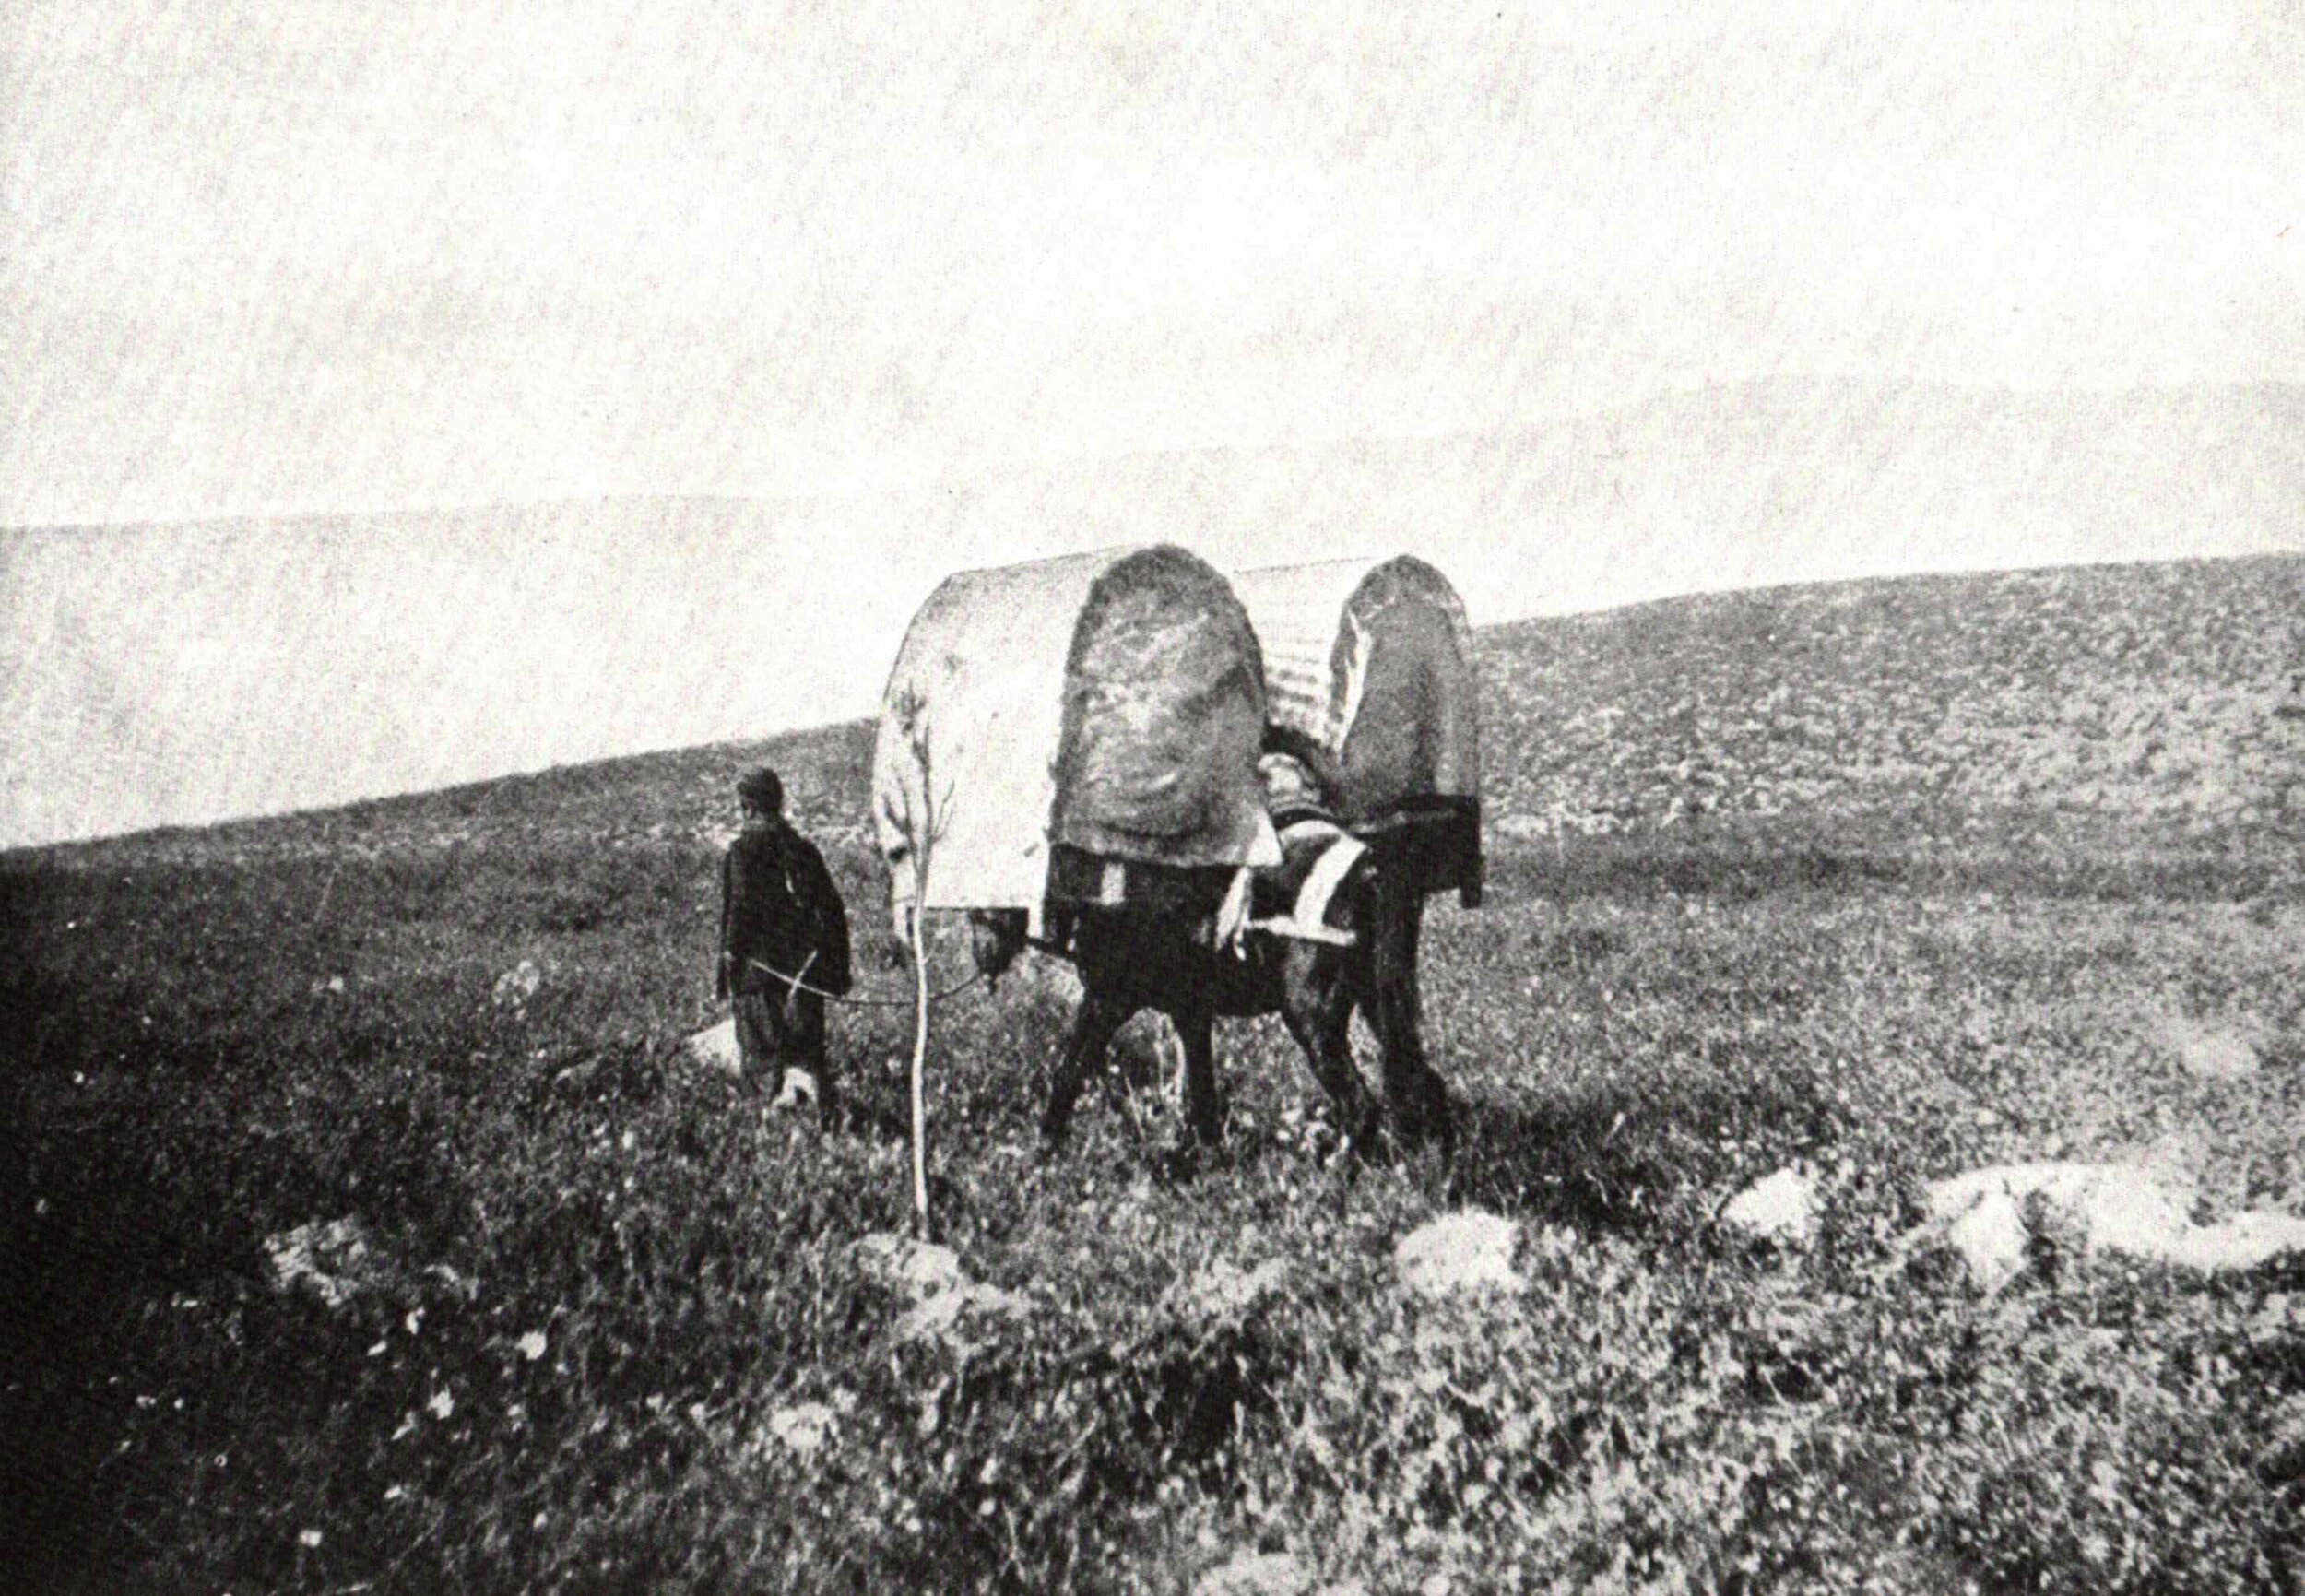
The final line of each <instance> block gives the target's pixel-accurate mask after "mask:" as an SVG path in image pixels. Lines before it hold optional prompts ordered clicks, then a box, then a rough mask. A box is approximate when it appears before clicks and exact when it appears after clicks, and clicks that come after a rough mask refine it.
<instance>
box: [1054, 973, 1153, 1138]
mask: <svg viewBox="0 0 2305 1596" xmlns="http://www.w3.org/2000/svg"><path fill="white" fill-rule="evenodd" d="M1134 1012H1135V1010H1133V1009H1129V1008H1127V1007H1124V1006H1123V1005H1122V1004H1120V1003H1119V1002H1117V1001H1116V1000H1115V999H1111V998H1109V997H1105V996H1104V995H1103V994H1101V993H1098V992H1095V991H1093V990H1092V991H1090V992H1088V993H1086V994H1085V995H1083V996H1082V999H1081V1011H1080V1013H1079V1014H1077V1015H1075V1016H1074V1017H1073V1022H1072V1034H1071V1035H1070V1036H1068V1037H1067V1038H1066V1039H1065V1050H1064V1052H1063V1053H1062V1054H1061V1055H1059V1056H1058V1059H1057V1068H1056V1072H1055V1073H1054V1074H1053V1075H1051V1076H1050V1078H1049V1082H1048V1107H1047V1109H1046V1112H1045V1113H1044V1114H1043V1115H1042V1116H1041V1122H1040V1134H1041V1141H1043V1142H1045V1143H1046V1144H1047V1145H1048V1146H1049V1147H1051V1148H1055V1147H1059V1146H1061V1145H1063V1143H1064V1139H1065V1133H1066V1132H1067V1131H1068V1130H1070V1129H1072V1109H1073V1105H1075V1104H1077V1103H1078V1102H1080V1100H1081V1085H1082V1082H1084V1081H1085V1080H1086V1079H1087V1078H1088V1070H1089V1067H1090V1066H1091V1065H1092V1064H1096V1063H1101V1062H1102V1061H1103V1060H1104V1058H1105V1052H1106V1051H1107V1050H1108V1049H1109V1048H1110V1047H1111V1046H1112V1045H1113V1037H1114V1036H1115V1035H1116V1034H1118V1032H1119V1030H1120V1028H1121V1027H1122V1026H1123V1025H1125V1024H1127V1023H1129V1016H1130V1015H1131V1014H1133V1013H1134Z"/></svg>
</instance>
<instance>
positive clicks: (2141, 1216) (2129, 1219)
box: [1929, 1163, 2305, 1291]
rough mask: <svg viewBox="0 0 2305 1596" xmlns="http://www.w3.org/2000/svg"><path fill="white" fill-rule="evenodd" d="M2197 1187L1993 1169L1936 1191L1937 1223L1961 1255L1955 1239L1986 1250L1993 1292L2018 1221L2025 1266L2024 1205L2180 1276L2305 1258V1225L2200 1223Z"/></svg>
mask: <svg viewBox="0 0 2305 1596" xmlns="http://www.w3.org/2000/svg"><path fill="white" fill-rule="evenodd" d="M2027 1205H2032V1206H2034V1207H2035V1209H2036V1211H2037V1212H2036V1216H2035V1224H2036V1225H2039V1226H2053V1227H2055V1228H2056V1229H2057V1230H2061V1231H2063V1232H2067V1233H2069V1234H2072V1235H2077V1236H2079V1237H2080V1238H2081V1243H2082V1246H2083V1247H2084V1248H2085V1249H2086V1251H2089V1252H2100V1251H2105V1252H2119V1253H2123V1254H2126V1255H2128V1256H2130V1257H2133V1258H2138V1259H2145V1260H2147V1261H2149V1262H2155V1263H2167V1264H2172V1265H2175V1266H2176V1267H2178V1268H2181V1269H2192V1270H2199V1271H2205V1272H2212V1273H2214V1272H2218V1271H2228V1270H2243V1269H2253V1268H2255V1267H2256V1266H2257V1265H2258V1264H2261V1263H2264V1261H2265V1260H2266V1259H2272V1258H2275V1257H2278V1256H2280V1255H2281V1254H2283V1253H2287V1252H2299V1251H2305V1219H2299V1218H2297V1217H2296V1216H2294V1215H2290V1214H2286V1213H2275V1212H2266V1211H2263V1210H2252V1211H2250V1212H2244V1213H2237V1214H2235V1215H2233V1216H2232V1217H2231V1218H2229V1219H2227V1220H2225V1221H2223V1222H2222V1223H2220V1224H2193V1220H2192V1217H2191V1216H2192V1211H2193V1190H2192V1188H2191V1184H2190V1182H2189V1181H2186V1180H2184V1179H2183V1178H2181V1176H2179V1175H2176V1174H2172V1173H2170V1172H2169V1171H2168V1170H2166V1169H2155V1168H2150V1167H2146V1168H2138V1167H2134V1166H2130V1165H2123V1164H2073V1163H2051V1164H1995V1165H1993V1166H1992V1167H1990V1168H1986V1169H1978V1170H1971V1171H1970V1172H1969V1173H1968V1174H1967V1175H1960V1176H1954V1177H1953V1178H1951V1179H1949V1180H1941V1181H1938V1182H1937V1183H1936V1184H1935V1185H1934V1186H1933V1187H1931V1188H1929V1212H1930V1214H1931V1216H1932V1220H1933V1223H1935V1224H1941V1225H1943V1226H1944V1227H1945V1228H1946V1239H1947V1240H1948V1241H1953V1242H1954V1245H1955V1246H1956V1247H1960V1248H1962V1249H1963V1255H1964V1257H1967V1256H1968V1250H1967V1247H1965V1246H1964V1243H1963V1242H1962V1241H1961V1240H1958V1239H1956V1236H1966V1237H1968V1238H1969V1242H1970V1244H1973V1245H1975V1246H1977V1247H1979V1248H1980V1253H1979V1257H1978V1259H1973V1260H1972V1263H1971V1272H1972V1274H1975V1275H1976V1276H1977V1278H1978V1280H1979V1283H1980V1284H1984V1285H1986V1289H1987V1290H1988V1291H1992V1290H1996V1289H1998V1284H1999V1281H1995V1282H1994V1283H1990V1284H1988V1283H1987V1275H1988V1273H1990V1272H1992V1271H1996V1270H1998V1269H1999V1268H2000V1267H2001V1260H2003V1259H2005V1257H2006V1251H2007V1249H2006V1245H2005V1243H2006V1236H2005V1231H2006V1228H2007V1224H2008V1222H2009V1219H2010V1218H2011V1217H2012V1216H2013V1217H2014V1218H2015V1223H2016V1224H2017V1227H2018V1232H2019V1236H2018V1243H2017V1249H2016V1250H2017V1255H2018V1257H2019V1259H2022V1256H2023V1253H2024V1237H2025V1235H2027V1234H2029V1233H2030V1229H2031V1228H2033V1226H2028V1224H2027V1213H2026V1210H2027ZM2004 1209H2005V1211H2006V1212H2004ZM1980 1271H1984V1272H1980ZM2010 1272H2014V1271H2010ZM2005 1278H2006V1276H2005V1275H2002V1276H2001V1277H2000V1279H2002V1280H2005Z"/></svg>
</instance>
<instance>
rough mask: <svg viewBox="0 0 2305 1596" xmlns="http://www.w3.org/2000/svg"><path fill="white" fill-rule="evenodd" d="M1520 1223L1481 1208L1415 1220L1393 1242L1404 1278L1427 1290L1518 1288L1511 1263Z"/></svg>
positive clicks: (1417, 1289) (1413, 1286)
mask: <svg viewBox="0 0 2305 1596" xmlns="http://www.w3.org/2000/svg"><path fill="white" fill-rule="evenodd" d="M1517 1239H1518V1228H1517V1227H1516V1226H1515V1225H1514V1224H1513V1222H1512V1221H1511V1220H1509V1219H1507V1218H1505V1217H1504V1216H1503V1215H1502V1214H1495V1213H1484V1212H1481V1211H1480V1210H1478V1209H1466V1210H1464V1211H1462V1212H1458V1213H1449V1214H1444V1215H1442V1216H1441V1217H1440V1218H1438V1219H1436V1220H1432V1221H1430V1222H1428V1223H1427V1224H1421V1225H1419V1226H1417V1228H1416V1229H1414V1230H1413V1231H1411V1232H1410V1233H1409V1234H1408V1235H1404V1236H1402V1237H1401V1241H1400V1244H1399V1245H1398V1246H1396V1247H1394V1248H1393V1254H1392V1259H1393V1266H1394V1267H1395V1268H1396V1269H1398V1270H1399V1271H1401V1283H1402V1284H1404V1285H1406V1286H1407V1287H1408V1288H1409V1289H1410V1290H1411V1291H1413V1292H1416V1293H1418V1294H1420V1295H1424V1296H1448V1295H1454V1294H1456V1293H1459V1292H1471V1291H1481V1290H1485V1289H1489V1288H1499V1289H1502V1290H1505V1291H1519V1289H1520V1286H1521V1278H1520V1274H1519V1271H1517V1270H1515V1269H1514V1268H1513V1247H1514V1243H1515V1241H1516V1240H1517Z"/></svg>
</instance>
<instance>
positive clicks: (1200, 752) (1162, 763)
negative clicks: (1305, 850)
mask: <svg viewBox="0 0 2305 1596" xmlns="http://www.w3.org/2000/svg"><path fill="white" fill-rule="evenodd" d="M1265 719H1266V706H1265V696H1264V674H1263V668H1262V665H1261V662H1260V659H1259V652H1258V645H1257V638H1256V634H1255V632H1254V631H1253V630H1252V629H1251V628H1250V626H1249V622H1248V617H1247V612H1246V611H1245V610H1244V609H1242V607H1241V604H1240V601H1239V599H1238V598H1237V597H1235V595H1234V592H1233V589H1232V586H1231V585H1230V584H1229V583H1228V582H1227V581H1226V580H1225V578H1224V576H1223V574H1222V573H1219V572H1218V571H1216V570H1215V569H1214V568H1213V567H1212V566H1211V565H1209V564H1208V563H1207V562H1204V561H1202V560H1200V558H1199V557H1198V556H1196V555H1193V554H1191V553H1188V552H1187V551H1186V550H1182V549H1177V548H1173V547H1169V546H1166V545H1161V546H1156V547H1152V548H1144V549H1136V550H1104V551H1101V552H1097V553H1091V554H1076V555H1069V556H1066V557H1063V558H1060V559H1054V560H1043V561H1035V562H1029V563H1025V564H1019V565H1007V566H999V567H996V568H993V569H989V570H982V571H964V572H962V573H958V574H956V575H953V576H951V577H948V578H947V579H946V580H945V581H944V582H943V583H942V584H941V585H939V586H938V588H937V589H936V591H935V592H934V593H932V594H930V595H929V597H928V601H927V602H926V603H925V604H923V605H922V606H921V608H920V610H919V612H918V613H917V614H916V615H915V616H914V618H913V621H912V625H911V627H910V628H909V629H908V630H907V631H906V632H905V634H904V644H903V646H902V647H901V648H900V649H899V650H898V652H897V656H896V664H895V667H894V668H893V669H892V671H891V672H890V675H889V681H888V690H887V692H886V694H885V696H884V698H883V702H882V709H881V721H880V728H879V736H878V739H877V741H876V744H875V746H874V750H873V769H872V807H873V821H874V825H875V828H876V832H877V834H878V840H879V844H880V847H881V853H882V855H883V857H885V858H886V859H887V860H888V863H889V874H890V881H891V887H890V890H891V894H892V900H893V901H892V909H893V910H894V912H895V914H896V916H897V918H898V921H899V923H900V924H901V923H902V922H903V919H904V916H905V915H906V914H907V913H908V912H909V911H910V909H911V908H912V907H913V906H914V905H915V904H919V905H921V906H924V907H927V908H931V909H938V908H953V909H1022V910H1023V911H1024V912H1025V913H1026V915H1027V916H1029V921H1030V925H1031V928H1032V931H1033V934H1034V935H1035V936H1038V935H1042V934H1043V922H1044V916H1046V914H1047V913H1048V912H1049V911H1050V910H1052V909H1056V910H1062V909H1065V908H1067V907H1069V906H1072V905H1077V904H1088V903H1094V904H1129V903H1144V904H1159V905H1161V906H1164V907H1171V908H1183V907H1191V908H1200V907H1213V906H1214V904H1215V903H1216V901H1217V900H1218V899H1219V898H1221V897H1222V895H1223V892H1224V890H1225V885H1226V883H1227V882H1229V881H1230V880H1231V878H1232V877H1233V875H1234V873H1235V871H1237V870H1238V869H1240V868H1241V867H1243V866H1256V867H1262V866H1269V865H1272V864H1276V863H1278V862H1279V860H1280V846H1279V844H1278V842H1277V840H1276V839H1275V837H1274V835H1273V832H1272V825H1271V821H1270V820H1269V819H1268V818H1267V816H1266V813H1265V810H1264V805H1263V802H1262V798H1261V791H1260V787H1259V779H1258V774H1257V761H1258V756H1259V749H1260V743H1261V739H1262V737H1263V734H1264V727H1265ZM924 843H925V844H926V845H927V847H928V855H927V858H926V862H925V870H924V869H920V868H917V867H920V866H921V865H922V860H921V857H920V854H919V850H920V848H921V847H922V845H924ZM924 876H925V879H924ZM1204 897H1205V898H1206V899H1208V903H1207V904H1205V905H1203V904H1200V899H1202V898H1204Z"/></svg>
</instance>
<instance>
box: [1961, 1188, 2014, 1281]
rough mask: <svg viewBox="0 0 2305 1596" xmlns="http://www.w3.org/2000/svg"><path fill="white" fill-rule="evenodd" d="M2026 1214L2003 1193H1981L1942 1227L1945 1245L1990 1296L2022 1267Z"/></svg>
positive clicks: (1969, 1275)
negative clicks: (1953, 1252) (1958, 1256)
mask: <svg viewBox="0 0 2305 1596" xmlns="http://www.w3.org/2000/svg"><path fill="white" fill-rule="evenodd" d="M2027 1235H2028V1233H2027V1230H2026V1228H2025V1215H2024V1214H2023V1213H2021V1212H2018V1209H2017V1204H2016V1199H2015V1198H2014V1197H2011V1196H2010V1195H2009V1194H2008V1193H2007V1192H2005V1191H2000V1190H1991V1191H1981V1192H1980V1193H1978V1194H1977V1197H1976V1199H1975V1200H1973V1201H1972V1202H1971V1203H1970V1204H1969V1206H1968V1208H1966V1209H1964V1210H1962V1211H1961V1212H1960V1213H1959V1214H1958V1215H1957V1216H1956V1218H1954V1220H1953V1221H1952V1223H1950V1224H1947V1225H1946V1226H1945V1232H1944V1239H1945V1243H1946V1245H1948V1246H1949V1247H1952V1248H1953V1250H1954V1251H1955V1252H1956V1253H1958V1254H1959V1255H1960V1258H1961V1262H1962V1263H1963V1264H1965V1265H1967V1266H1968V1277H1969V1279H1971V1280H1972V1281H1975V1282H1976V1283H1977V1287H1978V1289H1979V1290H1980V1291H1982V1292H1983V1293H1984V1294H1985V1295H1987V1296H1991V1295H1993V1294H1994V1293H1995V1292H1998V1291H1999V1290H2000V1289H2001V1288H2002V1287H2003V1286H2004V1285H2006V1284H2008V1283H2009V1282H2010V1281H2011V1280H2013V1279H2015V1277H2016V1275H2017V1274H2018V1273H2019V1272H2020V1271H2022V1270H2023V1269H2024V1268H2025V1261H2026V1242H2027Z"/></svg>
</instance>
